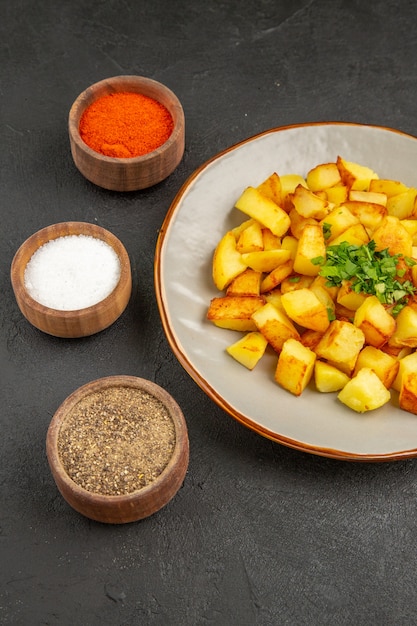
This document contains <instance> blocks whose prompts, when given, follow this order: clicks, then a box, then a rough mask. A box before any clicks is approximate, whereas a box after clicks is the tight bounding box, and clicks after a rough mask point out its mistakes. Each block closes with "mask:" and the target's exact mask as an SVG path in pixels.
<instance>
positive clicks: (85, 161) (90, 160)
mask: <svg viewBox="0 0 417 626" xmlns="http://www.w3.org/2000/svg"><path fill="white" fill-rule="evenodd" d="M120 91H125V92H134V93H140V94H142V95H144V96H148V97H150V98H153V99H154V100H157V101H158V102H160V103H161V104H162V105H164V106H165V107H166V108H167V109H168V111H169V112H170V114H171V116H172V118H173V122H174V129H173V131H172V134H171V135H170V137H169V138H168V139H167V141H166V142H165V143H164V144H162V145H161V146H160V147H159V148H157V149H156V150H154V151H152V152H149V153H148V154H145V155H144V156H138V157H132V158H114V157H109V156H104V155H102V154H100V153H99V152H95V151H94V150H92V149H91V148H90V147H89V146H87V144H86V143H85V142H84V141H83V139H82V138H81V136H80V132H79V125H80V120H81V116H82V114H83V113H84V111H85V109H86V108H87V107H88V106H89V105H90V104H92V103H93V102H94V101H95V100H97V99H98V98H100V97H102V96H105V95H108V94H111V93H115V92H120ZM68 129H69V137H70V145H71V153H72V157H73V159H74V163H75V165H76V167H77V168H78V169H79V171H80V172H81V173H82V174H83V175H84V176H85V178H87V179H88V180H89V181H91V182H92V183H94V184H96V185H98V186H99V187H103V188H105V189H110V190H113V191H135V190H138V189H145V188H147V187H151V186H152V185H155V184H156V183H159V182H161V181H162V180H164V179H165V178H166V177H167V176H169V175H170V174H171V173H172V172H173V171H174V170H175V168H176V167H177V166H178V164H179V163H180V161H181V159H182V157H183V154H184V147H185V120H184V111H183V108H182V106H181V103H180V101H179V100H178V98H177V96H176V95H175V94H174V93H173V92H172V91H171V90H170V89H168V87H165V85H162V84H161V83H159V82H157V81H155V80H152V79H150V78H145V77H143V76H115V77H113V78H106V79H105V80H102V81H100V82H98V83H95V84H93V85H91V86H90V87H88V89H86V90H85V91H83V92H82V93H81V94H80V95H79V96H78V98H77V99H76V100H75V102H74V104H73V105H72V107H71V110H70V113H69V120H68Z"/></svg>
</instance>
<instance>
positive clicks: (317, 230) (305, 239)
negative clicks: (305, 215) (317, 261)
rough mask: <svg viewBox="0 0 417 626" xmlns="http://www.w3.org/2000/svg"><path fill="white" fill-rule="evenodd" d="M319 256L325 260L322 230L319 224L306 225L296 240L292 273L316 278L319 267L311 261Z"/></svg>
mask: <svg viewBox="0 0 417 626" xmlns="http://www.w3.org/2000/svg"><path fill="white" fill-rule="evenodd" d="M320 256H321V257H323V258H326V244H325V241H324V235H323V228H322V227H321V226H320V225H319V224H306V225H305V227H304V230H303V232H302V233H301V236H300V239H299V240H298V247H297V252H296V254H295V259H294V271H295V272H297V273H298V274H305V275H306V276H317V274H318V273H319V271H320V265H314V264H313V263H312V262H311V259H314V258H316V257H320Z"/></svg>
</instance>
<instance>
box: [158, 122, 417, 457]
mask: <svg viewBox="0 0 417 626" xmlns="http://www.w3.org/2000/svg"><path fill="white" fill-rule="evenodd" d="M323 126H345V127H360V128H372V129H376V130H382V131H386V132H389V133H394V134H397V135H400V136H403V137H408V138H410V139H414V140H417V137H416V136H414V135H411V134H409V133H406V132H404V131H401V130H398V129H395V128H391V127H389V126H381V125H377V124H362V123H359V122H343V121H326V122H302V123H298V124H289V125H285V126H276V127H273V128H269V129H267V130H264V131H261V132H259V133H255V134H253V135H251V136H249V137H246V138H245V139H243V140H241V141H238V142H236V143H234V144H232V145H230V146H228V147H227V148H224V149H223V150H221V151H220V152H218V153H216V154H214V155H213V156H212V157H210V158H209V159H207V160H206V161H204V162H203V163H202V164H201V165H200V166H198V167H197V168H196V169H195V170H194V171H193V172H192V173H191V174H190V175H189V176H188V177H187V179H186V180H185V181H184V183H183V184H182V185H181V186H180V188H179V190H178V191H177V193H176V195H175V197H174V199H173V200H172V202H171V204H170V206H169V208H168V211H167V212H166V214H165V217H164V219H163V222H162V225H161V227H160V229H159V232H158V236H157V241H156V246H155V253H154V286H155V295H156V302H157V306H158V310H159V315H160V319H161V324H162V328H163V330H164V332H165V336H166V338H167V341H168V344H169V346H170V348H171V350H172V352H173V353H174V356H175V357H176V358H177V360H178V361H179V363H180V364H181V366H182V367H183V368H184V370H185V371H186V372H187V374H188V375H189V376H190V377H191V378H192V379H193V380H194V382H195V383H196V384H197V385H198V386H199V387H200V388H201V389H202V390H203V391H204V393H205V394H206V395H207V396H208V397H209V398H210V399H211V400H212V401H213V402H215V404H217V405H218V406H219V407H220V408H221V409H223V410H224V411H225V412H226V413H228V414H229V415H230V416H231V417H232V418H234V419H235V420H236V421H237V422H239V423H240V424H242V425H243V426H245V427H247V428H249V429H250V430H252V431H254V432H256V433H257V434H258V435H260V436H263V437H264V438H266V439H269V440H271V441H273V442H275V443H279V444H281V445H284V446H286V447H288V448H291V449H293V450H297V451H299V452H304V453H309V454H313V455H316V456H321V457H326V458H330V459H335V460H341V461H359V462H360V461H362V462H363V461H366V462H382V461H399V460H405V459H410V458H413V457H416V456H417V448H410V449H407V450H398V451H394V452H386V453H358V452H349V451H344V450H338V449H335V448H331V447H323V446H318V445H313V444H309V443H307V442H303V441H299V440H297V439H292V438H290V437H286V436H285V435H282V434H279V433H276V432H273V431H271V430H269V429H268V428H266V427H264V426H262V425H260V424H258V423H255V422H254V421H253V420H251V418H250V417H248V416H247V415H244V414H243V413H241V412H240V411H239V410H238V409H236V408H235V407H232V406H231V405H230V404H229V403H228V402H227V401H226V400H225V398H223V396H222V395H221V394H219V393H218V392H217V391H216V389H215V388H214V387H212V386H211V385H210V384H209V383H208V382H207V381H206V379H205V378H204V376H203V375H202V374H201V373H200V372H199V371H198V370H197V369H196V368H195V367H194V365H193V364H192V363H191V361H190V359H189V357H188V356H187V354H186V353H184V350H183V349H182V348H181V346H180V345H179V344H178V342H177V339H176V336H175V333H174V332H173V330H172V328H171V324H170V322H169V315H168V314H167V310H166V305H165V299H164V289H163V278H162V257H163V251H164V245H165V243H166V241H167V235H168V232H169V226H170V224H171V221H172V220H173V218H174V217H175V214H176V212H177V210H179V206H180V203H181V200H182V198H183V196H184V195H185V193H186V192H187V190H188V189H189V188H190V186H191V185H192V184H193V182H194V181H195V179H197V178H198V177H199V176H200V174H202V173H203V172H204V170H206V169H207V168H208V167H209V166H210V165H211V164H212V163H214V162H215V161H217V160H220V159H222V158H223V157H224V156H225V155H227V154H228V153H230V152H233V151H235V150H238V149H239V148H240V147H242V146H244V145H245V144H247V143H250V142H252V141H255V140H258V139H260V138H262V137H264V136H267V135H269V134H272V133H277V132H282V131H286V130H292V129H299V128H303V127H308V128H311V127H323Z"/></svg>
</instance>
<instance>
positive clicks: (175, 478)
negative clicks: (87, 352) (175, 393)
mask: <svg viewBox="0 0 417 626" xmlns="http://www.w3.org/2000/svg"><path fill="white" fill-rule="evenodd" d="M114 387H116V388H119V387H128V388H132V389H134V390H136V391H140V392H141V391H143V392H145V393H147V394H150V395H151V396H153V397H154V398H155V399H156V400H157V401H159V402H161V403H162V404H163V406H164V407H165V409H166V410H167V412H168V415H169V417H170V418H171V419H172V422H173V425H174V432H175V443H174V447H173V451H172V455H171V457H170V460H169V461H168V464H167V465H166V466H165V468H164V469H163V470H162V472H161V473H160V474H159V476H157V477H156V478H155V479H154V480H153V481H152V482H150V483H149V484H147V485H146V486H144V487H142V488H140V489H138V490H136V491H133V492H131V493H128V494H126V495H102V494H99V493H93V492H92V491H87V490H86V489H85V488H83V487H81V486H80V485H79V484H77V483H76V482H74V480H72V479H71V478H70V477H69V475H68V473H67V471H66V470H65V468H64V465H63V462H62V460H61V456H60V454H59V437H60V430H61V427H62V426H63V424H65V421H66V419H68V416H69V414H70V412H71V411H72V410H73V409H74V407H75V406H76V405H77V404H78V403H79V402H81V401H82V400H83V399H85V398H86V397H87V396H89V395H90V394H94V393H97V392H98V393H100V392H103V391H104V390H108V389H110V388H114ZM139 444H140V441H138V445H139ZM46 453H47V458H48V462H49V466H50V469H51V472H52V475H53V477H54V480H55V482H56V485H57V487H58V490H59V491H60V493H61V495H62V496H63V498H64V499H65V500H66V501H67V503H68V504H69V505H70V506H72V507H73V508H74V509H75V510H76V511H78V512H79V513H81V514H82V515H84V516H85V517H88V518H90V519H93V520H96V521H98V522H104V523H109V524H124V523H128V522H134V521H137V520H140V519H143V518H145V517H148V516H150V515H152V514H153V513H156V512H157V511H159V510H160V509H161V508H162V507H164V506H165V505H166V504H167V503H168V502H169V501H170V500H171V499H172V498H173V497H174V496H175V494H176V493H177V491H178V490H179V488H180V487H181V485H182V483H183V481H184V478H185V474H186V472H187V468H188V463H189V441H188V431H187V425H186V422H185V419H184V416H183V413H182V411H181V409H180V407H179V406H178V404H177V403H176V401H175V400H174V399H173V398H172V396H171V395H170V394H169V393H168V392H167V391H165V389H163V388H162V387H160V386H159V385H157V384H155V383H153V382H151V381H149V380H145V379H143V378H137V377H135V376H108V377H105V378H100V379H98V380H95V381H92V382H90V383H87V384H86V385H84V386H82V387H80V388H78V389H77V390H76V391H74V392H73V393H72V394H71V395H70V396H68V397H67V399H66V400H64V402H63V403H62V404H61V406H60V407H59V408H58V410H57V411H56V413H55V414H54V416H53V418H52V421H51V423H50V425H49V428H48V432H47V436H46Z"/></svg>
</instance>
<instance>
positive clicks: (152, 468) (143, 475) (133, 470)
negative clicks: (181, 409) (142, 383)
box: [58, 386, 175, 496]
mask: <svg viewBox="0 0 417 626" xmlns="http://www.w3.org/2000/svg"><path fill="white" fill-rule="evenodd" d="M174 446H175V427H174V423H173V421H172V418H171V416H170V414H169V412H168V410H167V409H166V407H165V406H164V405H163V403H162V402H161V401H160V400H158V399H157V398H155V397H154V396H152V395H151V394H149V393H147V392H145V391H143V390H141V389H136V388H133V387H127V386H117V387H108V388H107V389H103V390H101V391H98V392H95V393H91V394H89V395H88V396H85V397H84V398H82V399H81V400H80V401H79V402H78V403H77V404H76V405H75V406H74V407H73V408H72V410H71V411H70V412H69V414H68V416H67V418H66V420H65V422H64V423H63V425H62V426H61V429H60V431H59V436H58V453H59V456H60V458H61V461H62V463H63V465H64V468H65V470H66V472H67V474H68V475H69V476H70V478H72V480H73V481H74V482H76V483H77V484H78V485H80V486H81V487H83V488H84V489H86V490H87V491H91V492H93V493H99V494H103V495H113V496H114V495H124V494H128V493H132V492H134V491H137V490H138V489H141V488H143V487H145V486H146V485H148V484H150V483H152V482H153V481H154V480H155V478H157V477H158V476H159V475H160V474H161V472H162V471H163V470H164V468H165V467H166V466H167V464H168V462H169V459H170V458H171V456H172V452H173V449H174Z"/></svg>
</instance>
